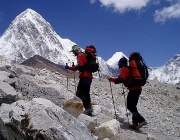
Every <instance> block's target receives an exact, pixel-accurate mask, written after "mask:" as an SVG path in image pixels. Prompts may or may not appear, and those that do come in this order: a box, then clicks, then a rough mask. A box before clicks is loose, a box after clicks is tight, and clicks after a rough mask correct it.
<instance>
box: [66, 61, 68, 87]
mask: <svg viewBox="0 0 180 140" xmlns="http://www.w3.org/2000/svg"><path fill="white" fill-rule="evenodd" d="M66 66H68V64H67V63H66ZM66 77H67V89H68V69H67V70H66Z"/></svg>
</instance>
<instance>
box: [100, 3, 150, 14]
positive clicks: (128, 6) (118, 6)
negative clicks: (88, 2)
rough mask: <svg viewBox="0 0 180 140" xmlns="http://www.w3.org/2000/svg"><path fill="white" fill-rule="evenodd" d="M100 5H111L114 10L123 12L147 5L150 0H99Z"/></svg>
mask: <svg viewBox="0 0 180 140" xmlns="http://www.w3.org/2000/svg"><path fill="white" fill-rule="evenodd" d="M99 1H100V2H101V4H102V6H105V7H112V8H114V10H115V11H118V12H120V13H124V12H126V11H130V10H140V9H141V8H142V7H145V6H147V4H148V2H149V1H150V0H99Z"/></svg>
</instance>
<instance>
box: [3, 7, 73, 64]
mask: <svg viewBox="0 0 180 140" xmlns="http://www.w3.org/2000/svg"><path fill="white" fill-rule="evenodd" d="M74 44H75V43H74V42H72V41H70V40H69V39H62V38H61V37H60V36H59V35H57V33H56V32H55V31H54V30H53V28H52V27H51V25H50V24H49V23H48V22H47V21H46V20H45V19H44V18H43V17H42V16H41V15H39V14H38V13H36V12H35V11H33V10H31V9H27V10H25V11H24V12H22V13H21V14H20V15H18V16H17V17H16V18H15V20H13V21H12V23H11V24H10V25H9V27H8V29H7V30H6V31H5V32H4V34H3V35H2V36H1V38H0V53H1V54H3V55H4V56H5V57H7V58H9V59H10V60H12V61H13V62H15V63H21V62H23V61H24V60H26V59H28V58H30V57H32V56H34V55H36V54H38V55H40V56H43V57H44V58H46V59H49V60H51V61H52V62H54V63H57V64H65V63H67V61H68V60H69V61H73V60H74V56H73V55H72V53H69V51H70V49H71V47H72V45H74Z"/></svg>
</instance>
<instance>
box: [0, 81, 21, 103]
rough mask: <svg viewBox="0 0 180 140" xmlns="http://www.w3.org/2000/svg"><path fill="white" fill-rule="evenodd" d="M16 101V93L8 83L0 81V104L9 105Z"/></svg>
mask: <svg viewBox="0 0 180 140" xmlns="http://www.w3.org/2000/svg"><path fill="white" fill-rule="evenodd" d="M18 99H19V97H18V93H17V92H16V91H15V89H14V88H13V87H12V86H10V85H9V84H8V83H5V82H2V81H0V104H2V103H8V104H10V103H13V102H14V101H16V100H18Z"/></svg>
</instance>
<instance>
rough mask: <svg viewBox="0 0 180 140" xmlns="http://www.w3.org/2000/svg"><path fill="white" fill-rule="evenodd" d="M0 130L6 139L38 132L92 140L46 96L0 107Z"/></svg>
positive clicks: (54, 139) (50, 136)
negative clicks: (45, 97)
mask: <svg viewBox="0 0 180 140" xmlns="http://www.w3.org/2000/svg"><path fill="white" fill-rule="evenodd" d="M0 130H1V132H2V134H3V136H4V137H5V138H7V140H12V139H17V140H24V139H30V138H32V137H34V138H35V137H38V136H41V137H43V138H44V139H46V140H47V139H51V140H57V139H58V140H60V139H63V140H70V139H77V140H95V137H94V136H93V135H92V134H91V133H90V131H89V130H88V128H87V127H86V126H85V125H84V124H83V123H81V122H80V121H78V120H77V119H75V118H74V117H73V116H71V115H70V114H69V113H67V112H66V111H64V110H63V109H62V108H60V107H58V106H56V105H55V104H54V103H52V102H51V101H49V100H47V99H42V98H34V99H32V101H23V100H20V101H17V102H15V103H12V104H11V105H8V104H2V106H1V107H0Z"/></svg>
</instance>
